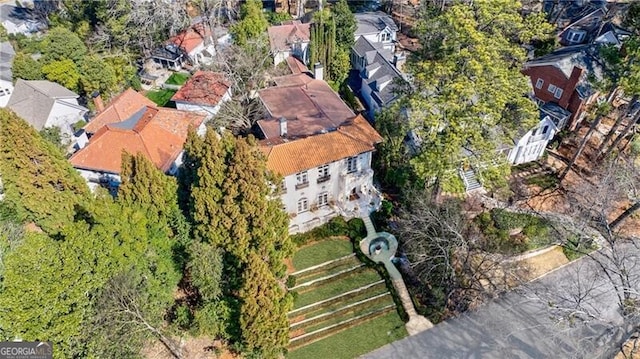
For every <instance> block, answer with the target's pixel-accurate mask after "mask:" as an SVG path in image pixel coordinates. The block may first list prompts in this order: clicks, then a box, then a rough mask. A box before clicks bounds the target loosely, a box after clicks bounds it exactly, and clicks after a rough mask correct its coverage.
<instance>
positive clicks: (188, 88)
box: [171, 71, 231, 106]
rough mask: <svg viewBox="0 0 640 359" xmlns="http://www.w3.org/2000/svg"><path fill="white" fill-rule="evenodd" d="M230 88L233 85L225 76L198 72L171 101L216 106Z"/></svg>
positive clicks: (209, 72)
mask: <svg viewBox="0 0 640 359" xmlns="http://www.w3.org/2000/svg"><path fill="white" fill-rule="evenodd" d="M229 87H231V83H230V82H229V81H228V80H227V79H226V78H225V76H224V74H221V73H217V72H211V71H198V72H196V73H195V74H194V75H193V76H192V77H191V78H190V79H189V80H188V81H187V82H186V83H185V84H184V85H183V86H182V87H181V88H180V90H178V92H176V93H175V94H174V95H173V97H172V98H171V100H173V101H180V102H187V103H191V104H195V105H203V106H216V105H217V104H219V103H220V101H221V100H222V97H224V95H225V94H226V93H227V91H229Z"/></svg>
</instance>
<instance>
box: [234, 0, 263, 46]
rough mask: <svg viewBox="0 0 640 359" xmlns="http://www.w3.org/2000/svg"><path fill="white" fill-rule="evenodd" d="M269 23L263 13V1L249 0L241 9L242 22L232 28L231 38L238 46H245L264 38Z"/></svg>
mask: <svg viewBox="0 0 640 359" xmlns="http://www.w3.org/2000/svg"><path fill="white" fill-rule="evenodd" d="M268 26H269V21H268V20H267V18H266V16H265V15H264V13H263V12H262V1H259V0H247V2H245V3H244V4H243V5H242V7H241V8H240V21H238V22H237V23H236V24H234V25H233V26H231V30H230V32H231V36H233V41H234V42H235V43H236V44H237V45H240V46H242V45H245V44H246V43H247V42H248V40H250V39H255V38H258V37H261V36H263V34H264V32H265V31H267V27H268Z"/></svg>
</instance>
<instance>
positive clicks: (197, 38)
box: [169, 23, 211, 53]
mask: <svg viewBox="0 0 640 359" xmlns="http://www.w3.org/2000/svg"><path fill="white" fill-rule="evenodd" d="M207 37H211V30H210V29H209V28H208V27H207V26H204V23H198V24H195V25H193V26H190V27H189V28H187V29H186V30H184V31H182V32H181V33H179V34H178V35H176V36H174V37H172V38H171V39H169V42H170V43H172V44H175V45H177V46H179V47H181V48H183V49H184V50H185V51H186V52H187V53H189V52H191V51H193V50H194V49H195V48H196V47H198V46H200V45H201V44H202V43H203V42H204V40H205V38H207Z"/></svg>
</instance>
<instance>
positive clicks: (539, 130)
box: [507, 116, 558, 165]
mask: <svg viewBox="0 0 640 359" xmlns="http://www.w3.org/2000/svg"><path fill="white" fill-rule="evenodd" d="M557 132H558V127H556V124H555V123H553V121H552V120H551V117H549V116H545V117H544V118H543V119H542V120H540V122H539V123H538V125H537V126H536V127H535V128H534V129H532V130H529V131H527V132H526V133H524V134H523V135H522V137H520V138H519V139H518V140H517V141H516V143H515V146H514V147H513V148H511V149H510V150H509V153H508V154H507V158H508V161H509V163H511V164H512V165H519V164H521V163H526V162H532V161H536V160H538V159H540V158H541V157H542V155H543V154H544V150H545V149H546V148H547V145H548V144H549V142H550V141H551V140H552V139H553V137H554V136H555V134H556V133H557Z"/></svg>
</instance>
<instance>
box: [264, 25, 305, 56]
mask: <svg viewBox="0 0 640 359" xmlns="http://www.w3.org/2000/svg"><path fill="white" fill-rule="evenodd" d="M310 27H311V24H309V23H307V24H303V23H301V22H300V21H292V22H290V23H287V24H286V25H277V26H270V27H269V28H268V29H267V33H268V34H269V43H270V44H271V50H272V51H289V50H291V44H295V43H299V42H309V39H310Z"/></svg>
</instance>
